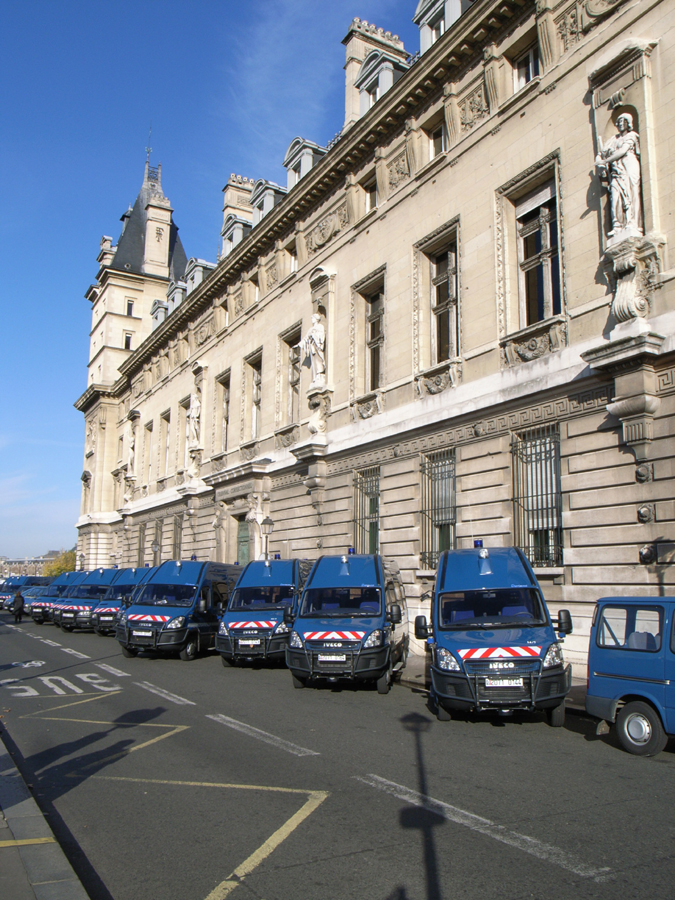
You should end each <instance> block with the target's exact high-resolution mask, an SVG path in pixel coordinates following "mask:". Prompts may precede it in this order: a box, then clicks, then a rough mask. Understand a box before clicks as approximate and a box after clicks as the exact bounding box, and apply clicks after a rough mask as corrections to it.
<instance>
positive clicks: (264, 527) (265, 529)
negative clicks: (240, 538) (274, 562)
mask: <svg viewBox="0 0 675 900" xmlns="http://www.w3.org/2000/svg"><path fill="white" fill-rule="evenodd" d="M273 531H274V522H273V521H272V519H270V517H269V516H265V518H264V519H263V520H262V522H261V523H260V533H261V534H262V536H263V553H264V555H265V559H269V558H270V555H269V553H268V549H269V542H270V535H271V534H272V532H273Z"/></svg>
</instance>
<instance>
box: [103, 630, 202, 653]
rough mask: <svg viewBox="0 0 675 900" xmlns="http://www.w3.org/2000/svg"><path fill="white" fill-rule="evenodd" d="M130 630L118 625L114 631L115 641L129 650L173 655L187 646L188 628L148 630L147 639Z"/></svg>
mask: <svg viewBox="0 0 675 900" xmlns="http://www.w3.org/2000/svg"><path fill="white" fill-rule="evenodd" d="M132 630H133V629H131V628H127V627H125V626H124V625H118V626H117V628H116V629H115V639H116V640H118V641H119V642H120V644H124V646H125V647H128V648H129V649H130V650H158V651H166V652H167V653H174V652H175V651H180V650H182V649H183V648H184V647H185V645H186V644H187V639H188V632H189V629H188V628H173V629H171V630H170V631H164V630H163V629H160V628H153V629H148V632H149V634H148V636H147V637H140V636H138V635H134V634H132Z"/></svg>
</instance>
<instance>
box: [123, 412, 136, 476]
mask: <svg viewBox="0 0 675 900" xmlns="http://www.w3.org/2000/svg"><path fill="white" fill-rule="evenodd" d="M124 438H125V441H126V445H127V477H129V476H130V475H133V474H134V463H135V461H136V432H135V430H134V425H133V422H131V421H130V422H127V427H126V433H125V435H124Z"/></svg>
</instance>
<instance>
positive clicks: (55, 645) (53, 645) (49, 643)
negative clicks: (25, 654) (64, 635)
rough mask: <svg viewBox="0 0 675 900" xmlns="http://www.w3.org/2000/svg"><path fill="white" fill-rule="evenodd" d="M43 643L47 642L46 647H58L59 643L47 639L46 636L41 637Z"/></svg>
mask: <svg viewBox="0 0 675 900" xmlns="http://www.w3.org/2000/svg"><path fill="white" fill-rule="evenodd" d="M41 640H42V643H43V644H47V646H48V647H60V646H61V644H57V643H56V641H49V640H47V638H41Z"/></svg>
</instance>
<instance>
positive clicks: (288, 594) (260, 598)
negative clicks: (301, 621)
mask: <svg viewBox="0 0 675 900" xmlns="http://www.w3.org/2000/svg"><path fill="white" fill-rule="evenodd" d="M292 602H293V585H292V584H269V585H266V586H265V587H241V588H237V589H236V591H234V593H233V594H232V598H231V600H230V605H229V607H228V609H229V610H235V609H281V608H282V607H284V606H290V605H291V603H292Z"/></svg>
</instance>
